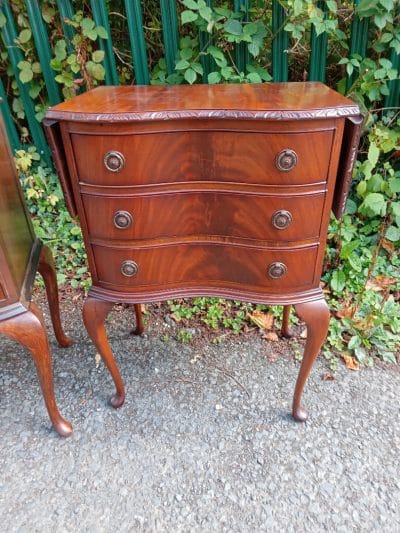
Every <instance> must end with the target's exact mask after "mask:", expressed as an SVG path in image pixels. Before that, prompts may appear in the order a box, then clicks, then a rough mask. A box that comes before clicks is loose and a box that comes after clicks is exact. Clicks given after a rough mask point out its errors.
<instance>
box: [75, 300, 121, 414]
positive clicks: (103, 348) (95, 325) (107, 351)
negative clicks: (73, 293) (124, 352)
mask: <svg viewBox="0 0 400 533" xmlns="http://www.w3.org/2000/svg"><path fill="white" fill-rule="evenodd" d="M112 307H113V303H112V302H106V301H105V300H99V299H97V298H93V297H92V296H88V297H87V298H86V300H85V303H84V305H83V321H84V323H85V326H86V329H87V332H88V334H89V336H90V338H91V339H92V341H93V343H94V345H95V346H96V348H97V350H98V352H99V354H100V355H101V357H102V359H103V361H104V363H105V365H106V366H107V368H108V370H109V372H110V374H111V377H112V378H113V380H114V383H115V387H116V389H117V390H116V393H115V395H114V396H112V397H111V399H110V403H111V405H112V406H113V407H121V405H122V404H123V403H124V400H125V388H124V383H123V381H122V378H121V374H120V373H119V370H118V366H117V363H116V361H115V359H114V355H113V353H112V350H111V346H110V344H109V342H108V339H107V333H106V329H105V326H104V322H105V319H106V318H107V315H108V313H109V312H110V311H111V309H112Z"/></svg>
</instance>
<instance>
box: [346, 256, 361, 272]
mask: <svg viewBox="0 0 400 533" xmlns="http://www.w3.org/2000/svg"><path fill="white" fill-rule="evenodd" d="M349 263H350V266H351V268H352V269H353V270H355V271H356V272H361V271H362V263H361V259H360V258H359V257H358V255H357V254H355V253H353V254H351V256H350V257H349Z"/></svg>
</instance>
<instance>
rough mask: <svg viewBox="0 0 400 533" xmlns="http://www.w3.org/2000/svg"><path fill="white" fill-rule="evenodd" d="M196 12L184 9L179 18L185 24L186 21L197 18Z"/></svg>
mask: <svg viewBox="0 0 400 533" xmlns="http://www.w3.org/2000/svg"><path fill="white" fill-rule="evenodd" d="M197 17H198V15H197V13H195V12H194V11H190V10H189V9H186V10H185V11H182V13H181V20H182V24H187V23H188V22H194V21H195V20H197Z"/></svg>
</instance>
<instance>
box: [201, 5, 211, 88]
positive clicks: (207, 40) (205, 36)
mask: <svg viewBox="0 0 400 533" xmlns="http://www.w3.org/2000/svg"><path fill="white" fill-rule="evenodd" d="M206 4H207V6H208V7H212V0H206ZM199 44H200V52H201V51H205V50H206V48H207V45H209V44H211V36H210V34H209V33H207V32H205V31H200V32H199ZM200 62H201V66H202V67H203V83H207V80H208V75H209V74H210V72H212V71H213V61H212V57H210V56H209V55H207V56H204V55H201V56H200Z"/></svg>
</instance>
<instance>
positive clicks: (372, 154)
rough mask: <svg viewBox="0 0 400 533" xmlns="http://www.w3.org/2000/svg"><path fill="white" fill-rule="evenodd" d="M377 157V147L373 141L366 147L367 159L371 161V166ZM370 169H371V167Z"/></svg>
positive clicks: (375, 162)
mask: <svg viewBox="0 0 400 533" xmlns="http://www.w3.org/2000/svg"><path fill="white" fill-rule="evenodd" d="M378 158H379V148H378V147H377V145H376V143H375V142H374V141H372V142H371V144H370V145H369V149H368V161H369V162H370V163H371V165H372V168H375V166H376V164H377V162H378ZM371 170H372V169H371Z"/></svg>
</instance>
